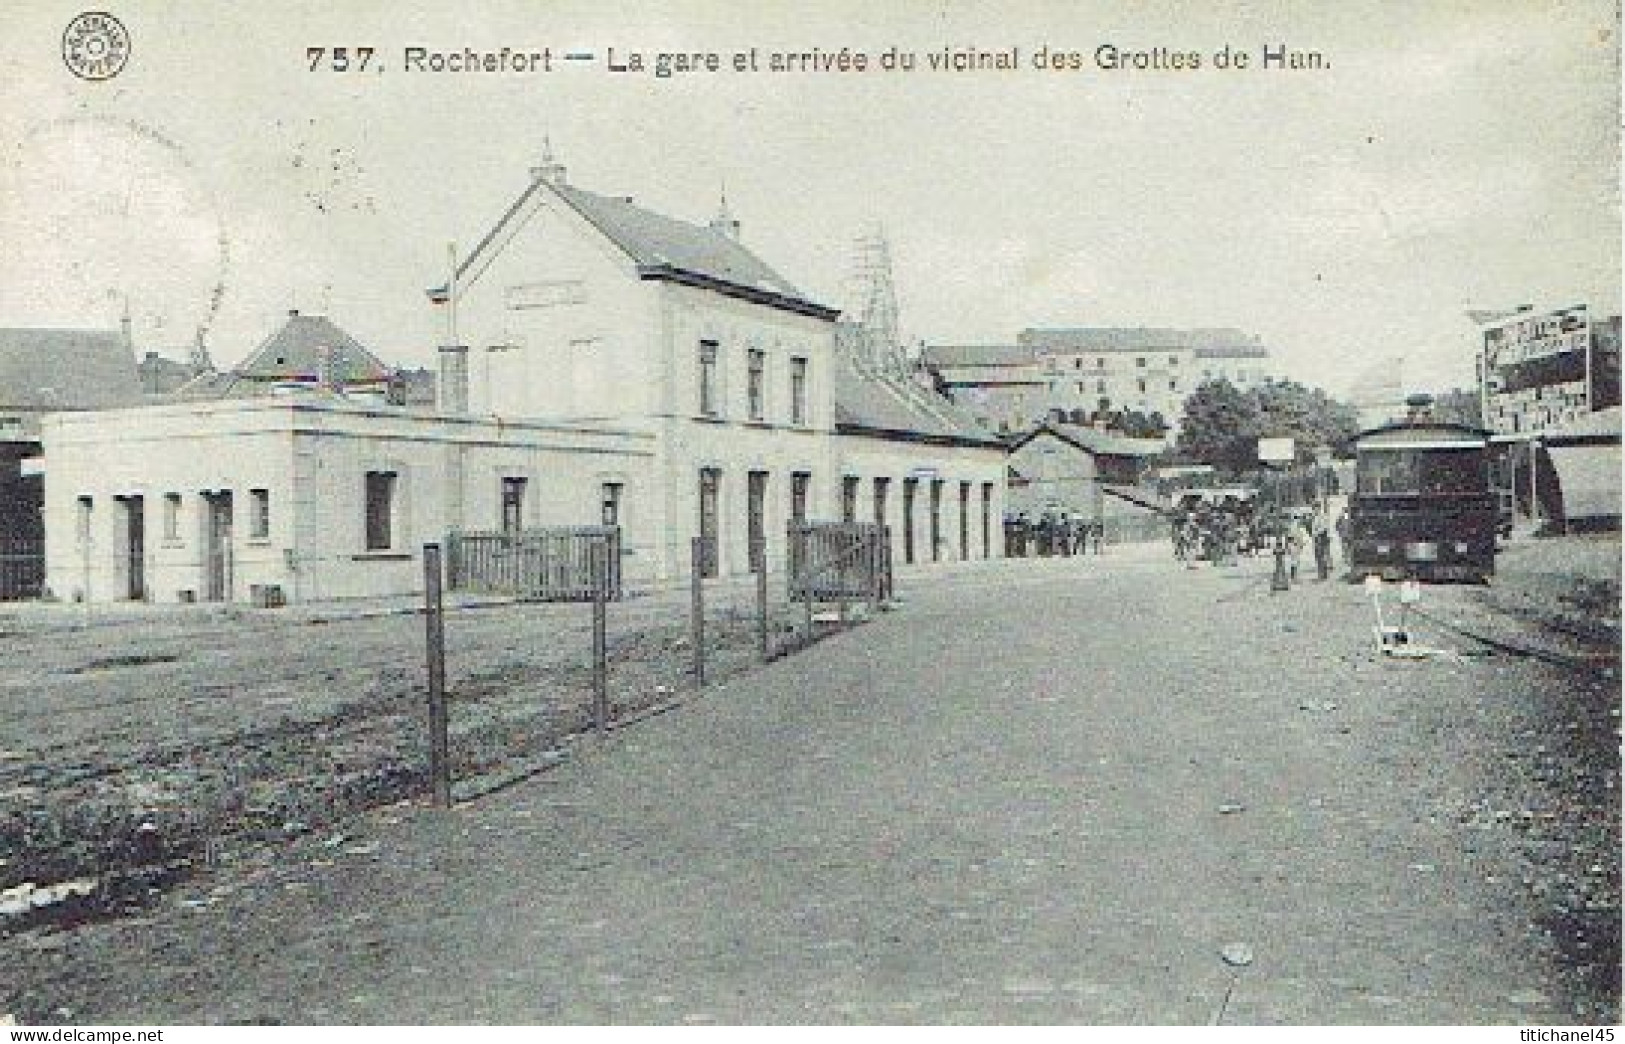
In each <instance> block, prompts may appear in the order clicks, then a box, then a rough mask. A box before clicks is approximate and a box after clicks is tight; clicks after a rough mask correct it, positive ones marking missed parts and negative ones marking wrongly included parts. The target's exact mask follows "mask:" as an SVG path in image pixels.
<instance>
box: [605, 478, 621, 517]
mask: <svg viewBox="0 0 1625 1044" xmlns="http://www.w3.org/2000/svg"><path fill="white" fill-rule="evenodd" d="M624 489H625V487H624V486H623V485H622V484H621V483H619V482H606V483H604V486H603V497H602V502H603V515H602V517H603V521H604V525H606V526H618V525H620V524H621V493H622V491H623V490H624Z"/></svg>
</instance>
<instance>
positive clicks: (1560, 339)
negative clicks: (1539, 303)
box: [1479, 305, 1591, 435]
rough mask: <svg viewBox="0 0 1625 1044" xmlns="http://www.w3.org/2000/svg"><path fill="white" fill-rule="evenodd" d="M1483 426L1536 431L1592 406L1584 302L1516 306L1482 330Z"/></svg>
mask: <svg viewBox="0 0 1625 1044" xmlns="http://www.w3.org/2000/svg"><path fill="white" fill-rule="evenodd" d="M1483 338H1484V342H1483V347H1482V354H1481V355H1480V356H1479V373H1480V379H1481V381H1482V388H1483V396H1484V426H1485V427H1487V428H1489V429H1490V430H1491V431H1493V432H1495V433H1496V434H1498V435H1518V434H1538V433H1539V432H1542V431H1545V430H1547V429H1548V428H1559V427H1562V426H1563V425H1565V424H1568V423H1570V422H1571V421H1574V420H1576V419H1578V418H1580V417H1582V416H1584V415H1585V414H1587V413H1589V412H1590V411H1591V381H1590V373H1591V318H1590V315H1589V313H1588V311H1587V308H1586V306H1585V305H1575V306H1573V307H1571V308H1559V309H1555V310H1553V311H1548V312H1518V313H1516V314H1514V315H1510V316H1505V317H1503V318H1500V319H1498V320H1496V321H1495V322H1493V323H1491V324H1490V325H1489V326H1486V327H1485V328H1484V330H1483Z"/></svg>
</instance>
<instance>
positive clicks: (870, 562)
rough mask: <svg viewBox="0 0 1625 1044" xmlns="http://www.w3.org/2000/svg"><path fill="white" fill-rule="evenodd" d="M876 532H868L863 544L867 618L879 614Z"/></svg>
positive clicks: (878, 550)
mask: <svg viewBox="0 0 1625 1044" xmlns="http://www.w3.org/2000/svg"><path fill="white" fill-rule="evenodd" d="M878 536H879V532H878V530H874V529H871V530H869V531H868V533H867V535H866V538H865V541H864V542H865V543H866V544H867V545H868V554H866V555H865V556H864V571H865V572H866V573H868V576H869V616H870V617H871V618H873V617H874V616H875V615H876V614H878V613H879V612H880V542H879V540H878V539H877V538H878Z"/></svg>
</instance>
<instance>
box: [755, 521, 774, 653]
mask: <svg viewBox="0 0 1625 1044" xmlns="http://www.w3.org/2000/svg"><path fill="white" fill-rule="evenodd" d="M756 638H757V641H758V642H759V643H760V644H761V647H762V662H763V663H767V662H768V661H769V660H771V659H772V658H773V647H772V644H771V639H770V638H769V637H768V631H767V541H765V540H758V541H757V547H756Z"/></svg>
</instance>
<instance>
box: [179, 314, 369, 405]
mask: <svg viewBox="0 0 1625 1044" xmlns="http://www.w3.org/2000/svg"><path fill="white" fill-rule="evenodd" d="M324 351H326V352H330V353H331V354H330V356H329V357H328V358H327V359H324V358H323V354H324ZM324 374H325V376H326V378H327V380H328V382H329V383H330V384H336V385H357V384H383V383H387V382H388V381H389V380H390V378H391V377H392V376H393V374H394V371H393V370H392V369H391V368H390V367H388V366H386V365H384V363H383V362H382V361H381V360H380V359H379V358H378V357H377V356H376V355H374V354H372V352H370V351H368V350H367V349H366V348H364V347H363V346H362V345H361V343H360V342H359V341H357V340H356V339H355V338H354V337H351V336H350V335H349V334H348V333H345V332H344V330H342V329H340V328H339V327H338V325H337V324H335V323H334V322H333V321H332V320H331V319H329V318H327V316H325V315H302V314H300V313H299V312H297V311H294V312H289V313H288V319H287V321H286V322H284V323H283V324H282V325H281V326H280V327H278V328H277V330H276V331H275V332H274V333H272V334H271V336H269V337H267V338H266V339H265V340H264V341H263V342H262V343H261V344H260V346H259V347H258V348H256V349H255V350H254V353H253V354H252V355H250V356H249V357H248V358H247V359H245V360H244V361H243V362H241V363H239V364H238V365H237V366H235V367H233V368H232V369H231V370H229V371H226V372H223V373H206V374H202V375H200V376H199V377H197V378H195V379H194V380H192V381H190V382H188V383H187V384H185V385H183V386H182V387H181V388H180V389H179V391H178V392H177V393H176V394H178V395H180V396H182V397H185V398H203V399H219V398H238V397H244V396H254V395H262V394H265V393H266V392H267V391H268V390H269V389H270V388H271V387H272V386H273V385H275V384H278V383H280V382H284V381H301V382H305V383H314V382H315V381H316V380H317V378H318V377H320V376H322V375H324Z"/></svg>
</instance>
